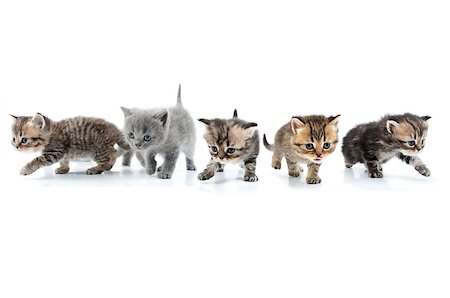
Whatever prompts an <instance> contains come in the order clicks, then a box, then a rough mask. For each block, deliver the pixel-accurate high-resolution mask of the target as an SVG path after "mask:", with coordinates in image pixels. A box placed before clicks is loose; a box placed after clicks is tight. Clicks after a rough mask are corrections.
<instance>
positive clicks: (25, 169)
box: [20, 166, 34, 176]
mask: <svg viewBox="0 0 450 298" xmlns="http://www.w3.org/2000/svg"><path fill="white" fill-rule="evenodd" d="M32 173H34V170H33V169H32V168H30V167H28V166H25V167H23V168H22V170H20V175H22V176H27V175H30V174H32Z"/></svg>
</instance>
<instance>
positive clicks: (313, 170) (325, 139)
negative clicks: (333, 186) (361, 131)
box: [263, 115, 340, 184]
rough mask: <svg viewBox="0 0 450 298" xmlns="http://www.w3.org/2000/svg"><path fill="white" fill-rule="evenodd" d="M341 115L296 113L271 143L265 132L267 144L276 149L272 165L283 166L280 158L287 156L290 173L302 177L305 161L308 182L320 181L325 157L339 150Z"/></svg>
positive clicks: (270, 148) (278, 167)
mask: <svg viewBox="0 0 450 298" xmlns="http://www.w3.org/2000/svg"><path fill="white" fill-rule="evenodd" d="M339 117H340V115H337V116H330V117H328V118H327V117H325V116H322V115H313V116H295V117H292V119H291V121H290V122H288V123H286V124H285V125H284V126H282V127H281V128H280V129H279V130H278V131H277V133H276V135H275V143H274V144H273V145H270V144H269V143H268V142H267V139H266V135H264V138H263V142H264V146H265V147H266V148H267V149H269V150H270V151H273V156H272V167H273V168H274V169H280V168H281V160H282V159H283V157H286V163H287V167H288V173H289V176H291V177H298V176H300V172H303V168H302V167H301V166H300V164H301V163H304V164H306V165H307V166H308V174H307V175H306V183H308V184H317V183H320V182H321V181H322V180H321V179H320V178H319V176H318V172H319V167H320V165H321V163H322V161H323V159H324V158H326V157H327V156H329V155H330V154H331V153H333V151H334V150H335V149H336V144H337V142H338V126H337V125H338V122H339Z"/></svg>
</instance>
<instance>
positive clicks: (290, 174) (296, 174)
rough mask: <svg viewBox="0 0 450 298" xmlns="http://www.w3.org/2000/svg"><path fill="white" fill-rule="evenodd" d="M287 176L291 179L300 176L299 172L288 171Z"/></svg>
mask: <svg viewBox="0 0 450 298" xmlns="http://www.w3.org/2000/svg"><path fill="white" fill-rule="evenodd" d="M288 173H289V176H291V177H299V176H300V171H289V172H288Z"/></svg>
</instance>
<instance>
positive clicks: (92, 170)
mask: <svg viewBox="0 0 450 298" xmlns="http://www.w3.org/2000/svg"><path fill="white" fill-rule="evenodd" d="M101 173H103V170H102V169H99V168H97V167H93V168H90V169H87V171H86V174H87V175H98V174H101Z"/></svg>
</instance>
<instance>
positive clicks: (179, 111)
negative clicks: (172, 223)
mask: <svg viewBox="0 0 450 298" xmlns="http://www.w3.org/2000/svg"><path fill="white" fill-rule="evenodd" d="M122 111H123V113H124V116H125V124H124V128H123V133H124V136H125V138H126V140H127V142H128V143H129V144H130V146H131V151H128V152H125V153H124V157H123V161H122V163H123V165H125V166H127V165H129V164H130V160H131V158H132V156H133V154H134V153H135V154H136V157H137V159H138V160H139V162H140V163H141V165H142V166H143V167H144V168H145V170H146V172H147V174H148V175H152V174H154V173H155V172H156V171H157V170H158V174H157V176H158V177H159V178H161V179H170V178H171V177H172V174H173V171H174V170H175V165H176V162H177V160H178V155H179V154H180V151H181V152H183V153H184V155H185V156H186V168H187V170H189V171H195V170H196V167H195V164H194V150H195V125H194V120H193V119H192V117H191V115H190V114H189V112H188V111H187V110H186V109H185V108H184V107H183V106H182V104H181V87H179V89H178V98H177V104H176V106H175V107H171V108H167V109H147V110H143V109H128V108H124V107H122ZM130 134H133V135H130ZM146 135H148V136H150V137H151V140H150V141H145V140H144V136H146ZM157 154H160V155H162V156H163V158H164V162H163V164H162V165H161V166H160V167H159V168H158V169H157V168H156V160H155V156H156V155H157Z"/></svg>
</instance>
